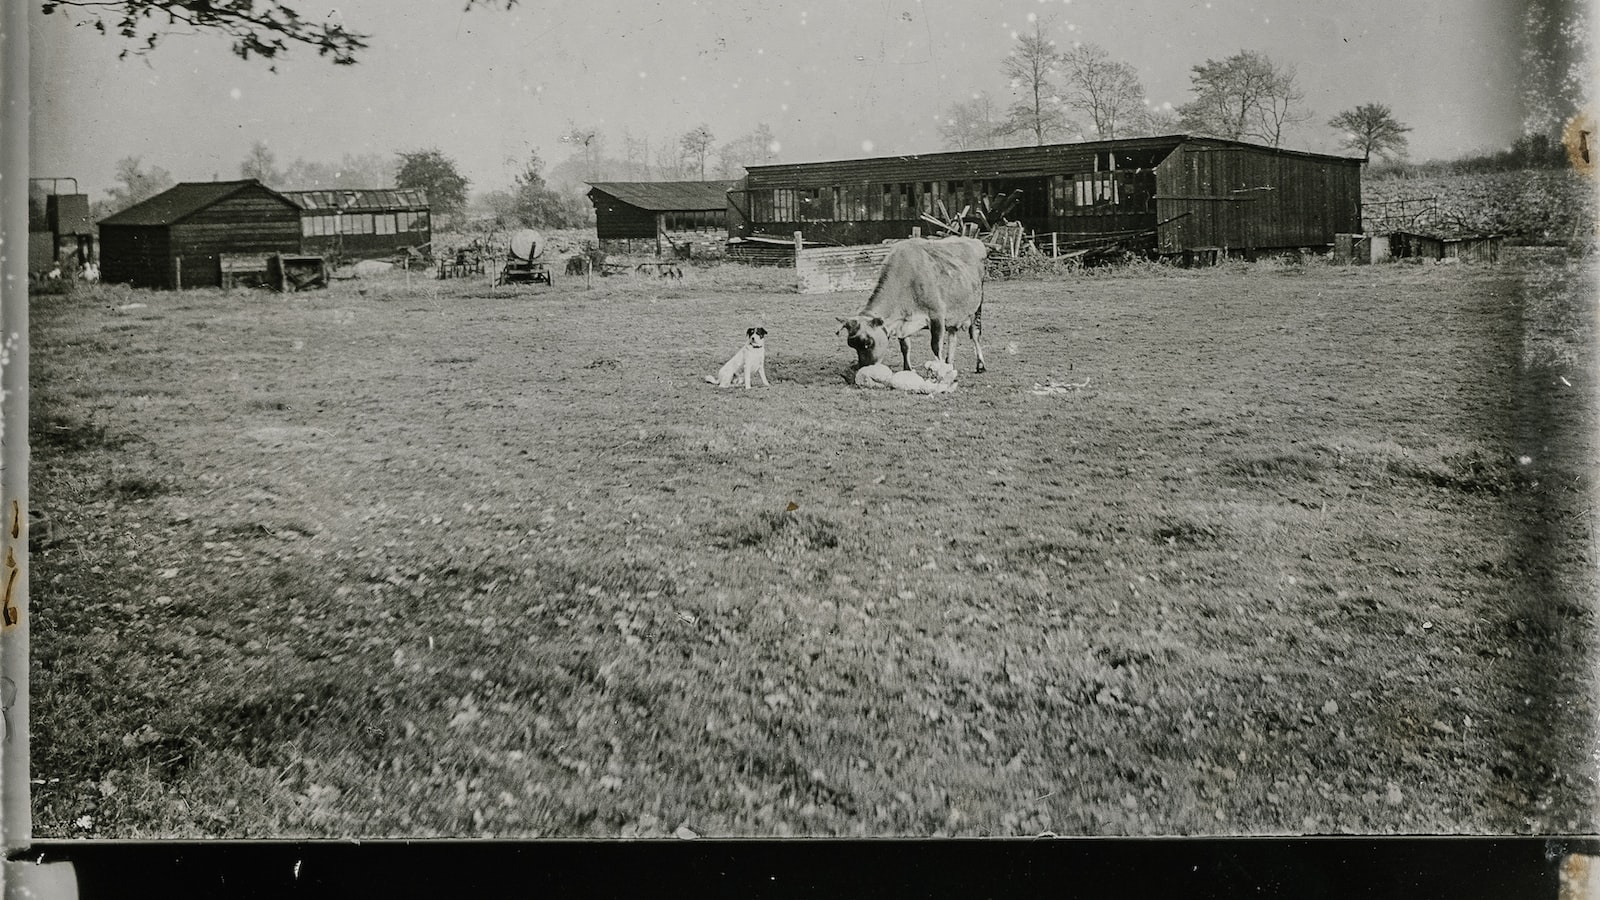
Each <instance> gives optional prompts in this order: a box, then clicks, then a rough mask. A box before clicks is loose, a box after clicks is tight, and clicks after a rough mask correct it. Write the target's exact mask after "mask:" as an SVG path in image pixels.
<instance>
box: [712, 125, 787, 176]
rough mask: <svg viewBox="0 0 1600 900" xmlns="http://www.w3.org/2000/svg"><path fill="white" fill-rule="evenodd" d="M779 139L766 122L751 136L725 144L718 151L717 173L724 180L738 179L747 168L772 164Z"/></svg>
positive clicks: (744, 136)
mask: <svg viewBox="0 0 1600 900" xmlns="http://www.w3.org/2000/svg"><path fill="white" fill-rule="evenodd" d="M777 143H778V139H777V138H776V137H775V136H774V135H773V133H772V128H771V126H769V125H767V123H765V122H761V123H759V124H757V125H756V127H755V130H754V131H751V132H750V133H749V134H745V135H743V136H741V137H738V138H735V139H733V140H731V141H729V142H728V143H726V144H723V145H722V146H721V147H720V148H718V150H717V171H718V173H719V174H720V175H721V176H722V177H723V178H738V177H740V176H742V175H743V174H744V170H745V167H747V166H759V165H765V164H766V163H770V162H772V161H773V159H774V158H775V154H774V152H773V148H774V147H775V146H777Z"/></svg>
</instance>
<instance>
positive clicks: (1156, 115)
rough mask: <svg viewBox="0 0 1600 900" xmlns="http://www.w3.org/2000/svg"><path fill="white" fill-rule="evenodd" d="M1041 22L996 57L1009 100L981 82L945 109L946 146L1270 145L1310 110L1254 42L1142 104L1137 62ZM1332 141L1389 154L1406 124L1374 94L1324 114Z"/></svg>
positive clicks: (1294, 76) (1287, 71) (1287, 73)
mask: <svg viewBox="0 0 1600 900" xmlns="http://www.w3.org/2000/svg"><path fill="white" fill-rule="evenodd" d="M1047 27H1048V23H1047V22H1045V21H1042V20H1040V19H1038V18H1035V19H1034V20H1033V29H1032V31H1030V32H1024V33H1020V34H1018V35H1017V37H1016V44H1015V45H1014V46H1013V47H1012V48H1011V51H1010V52H1009V53H1008V54H1007V55H1006V56H1005V58H1004V59H1003V60H1001V64H1000V69H1001V73H1002V74H1003V75H1004V76H1005V77H1006V79H1007V82H1008V84H1009V86H1010V91H1011V96H1012V102H1011V103H1010V105H1009V106H1006V107H1005V108H1004V109H1002V108H1000V106H999V105H998V104H996V102H995V101H994V99H993V97H991V96H990V95H989V93H988V92H987V91H978V92H975V93H973V94H972V95H971V97H970V98H969V99H966V100H958V101H956V102H954V103H952V104H950V106H949V107H948V108H947V109H946V111H945V115H944V117H943V119H942V121H941V122H940V124H939V135H940V138H941V139H942V140H943V142H944V145H945V148H946V149H949V150H977V149H986V148H994V147H1005V146H1016V145H1019V144H1036V145H1037V144H1046V143H1057V142H1065V141H1072V140H1086V139H1094V140H1114V139H1117V138H1131V137H1148V136H1154V135H1162V134H1180V133H1182V134H1198V135H1206V136H1210V137H1218V138H1226V139H1228V140H1237V141H1249V142H1255V143H1262V144H1266V145H1268V146H1271V147H1280V146H1282V145H1283V142H1284V139H1285V138H1286V137H1287V136H1288V133H1289V131H1290V130H1291V129H1293V128H1295V127H1297V126H1299V125H1302V124H1304V123H1306V122H1308V121H1310V120H1311V119H1312V118H1313V113H1312V111H1311V110H1310V109H1309V108H1307V107H1306V105H1305V91H1304V90H1303V89H1302V88H1301V87H1300V84H1299V76H1298V73H1297V72H1296V71H1295V68H1294V66H1293V65H1288V64H1282V63H1279V62H1277V61H1275V60H1273V59H1272V58H1270V57H1269V56H1267V55H1266V54H1264V53H1261V52H1259V51H1255V50H1240V51H1239V52H1238V53H1235V54H1233V55H1231V56H1228V57H1225V58H1223V59H1220V60H1217V59H1207V60H1206V61H1205V62H1203V63H1200V64H1198V65H1195V66H1193V67H1191V69H1190V75H1189V84H1190V93H1191V95H1192V96H1191V99H1190V100H1189V101H1188V102H1186V103H1184V104H1182V105H1180V106H1178V107H1176V108H1173V107H1171V106H1170V105H1168V106H1162V107H1154V106H1151V105H1150V104H1149V102H1148V100H1147V99H1146V97H1145V89H1144V84H1143V83H1142V82H1141V81H1140V79H1139V73H1138V70H1137V69H1135V68H1134V67H1133V66H1132V65H1130V64H1129V63H1127V62H1125V61H1122V60H1118V59H1115V58H1113V57H1112V56H1111V54H1110V53H1109V52H1107V51H1106V50H1105V48H1103V47H1101V46H1099V45H1097V44H1093V43H1089V42H1083V41H1075V42H1073V43H1072V45H1071V46H1068V47H1061V46H1060V45H1059V44H1057V42H1056V41H1055V40H1053V39H1051V38H1050V37H1049V36H1048V35H1047V33H1046V31H1047ZM1327 124H1328V126H1329V127H1330V128H1333V129H1334V130H1335V131H1337V132H1339V134H1340V147H1341V148H1342V149H1344V150H1346V151H1349V152H1352V153H1359V154H1361V155H1362V156H1363V157H1366V158H1373V157H1377V158H1380V159H1383V160H1389V161H1395V160H1399V159H1403V158H1404V157H1405V155H1406V153H1407V139H1406V133H1407V132H1409V131H1411V128H1410V127H1409V126H1406V125H1404V124H1403V123H1401V122H1400V121H1399V120H1397V119H1396V118H1395V117H1394V113H1393V112H1392V111H1391V110H1390V109H1389V107H1388V106H1387V105H1385V104H1382V103H1376V102H1374V103H1363V104H1360V105H1358V106H1355V107H1353V108H1351V109H1348V110H1344V111H1343V112H1340V113H1338V114H1337V115H1335V116H1333V117H1332V118H1331V119H1329V120H1328V122H1327Z"/></svg>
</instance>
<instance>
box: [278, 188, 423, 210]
mask: <svg viewBox="0 0 1600 900" xmlns="http://www.w3.org/2000/svg"><path fill="white" fill-rule="evenodd" d="M283 195H284V196H285V197H288V198H289V199H290V200H293V201H294V202H295V203H298V204H299V205H300V208H301V209H305V210H338V211H340V212H387V211H391V210H396V209H427V208H428V194H427V192H426V191H423V190H419V189H416V188H403V189H402V188H393V189H385V190H343V189H341V190H323V191H284V192H283Z"/></svg>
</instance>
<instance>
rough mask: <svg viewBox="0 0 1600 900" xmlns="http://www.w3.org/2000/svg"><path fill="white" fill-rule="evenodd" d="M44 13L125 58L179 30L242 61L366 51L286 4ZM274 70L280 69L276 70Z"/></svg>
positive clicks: (152, 2)
mask: <svg viewBox="0 0 1600 900" xmlns="http://www.w3.org/2000/svg"><path fill="white" fill-rule="evenodd" d="M464 2H465V3H466V8H467V9H471V8H473V7H474V6H492V7H504V8H506V9H509V8H511V7H513V6H515V5H516V4H517V0H464ZM39 7H40V9H41V10H42V11H43V12H44V13H45V14H47V15H48V14H51V13H54V12H56V11H57V10H59V9H63V8H64V9H66V10H78V11H83V12H84V13H85V14H86V16H87V19H88V22H89V23H90V24H92V25H93V26H94V28H95V30H97V31H99V32H100V33H101V34H107V33H110V32H113V31H114V32H116V34H117V36H119V37H121V38H123V39H124V40H126V41H128V42H130V43H131V44H132V45H133V46H131V47H126V48H124V49H123V51H122V53H121V54H119V55H120V56H122V57H126V56H127V55H128V54H129V53H146V52H149V51H150V50H152V49H154V48H155V46H156V45H157V44H158V43H160V42H161V40H162V39H163V38H164V37H166V36H167V35H168V34H170V33H171V32H173V31H176V30H185V31H188V30H193V31H201V32H221V33H222V34H223V35H225V36H227V37H228V39H229V40H231V41H232V42H233V52H234V55H236V56H238V57H239V58H241V59H250V58H251V57H260V58H262V59H266V60H269V61H270V60H276V59H277V58H278V57H279V56H280V55H281V54H284V53H285V52H286V51H287V50H288V49H289V47H290V46H291V45H294V46H299V47H306V48H311V49H315V50H316V51H317V55H319V56H327V57H332V59H333V61H334V62H335V63H337V64H339V65H350V64H352V63H354V62H355V61H356V57H357V55H358V54H359V53H360V52H361V51H362V50H365V49H366V48H367V39H368V38H370V37H371V35H369V34H363V33H361V32H358V31H351V30H349V29H347V28H345V27H344V23H343V22H342V21H340V20H338V19H337V18H334V17H331V16H330V17H325V18H320V19H319V18H317V17H316V16H310V17H307V16H304V15H301V14H300V12H299V11H298V10H296V9H295V8H294V7H291V6H289V5H288V4H286V3H284V2H282V0H40V2H39ZM271 68H276V67H275V66H273V67H271Z"/></svg>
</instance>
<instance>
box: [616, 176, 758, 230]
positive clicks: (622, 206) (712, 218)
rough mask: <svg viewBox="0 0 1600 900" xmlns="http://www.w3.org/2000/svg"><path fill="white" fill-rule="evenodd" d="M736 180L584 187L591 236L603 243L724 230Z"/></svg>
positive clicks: (632, 183) (726, 228)
mask: <svg viewBox="0 0 1600 900" xmlns="http://www.w3.org/2000/svg"><path fill="white" fill-rule="evenodd" d="M737 184H738V182H735V181H597V182H594V183H592V184H590V185H589V201H590V202H591V203H593V204H594V228H595V235H596V236H597V237H598V238H600V239H601V240H603V241H610V240H622V239H632V238H655V237H656V236H657V235H664V234H677V233H684V232H718V233H722V234H724V235H725V234H726V232H727V230H728V217H727V209H728V189H729V188H731V187H734V186H735V185H737Z"/></svg>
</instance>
